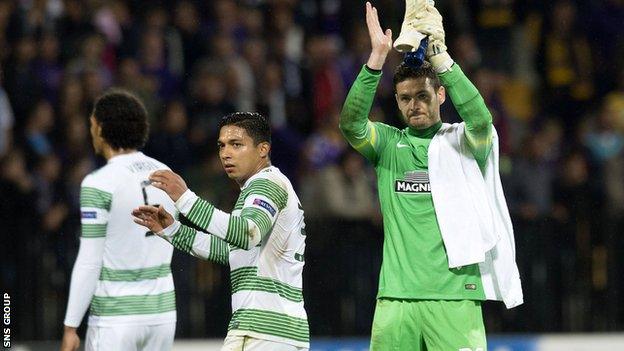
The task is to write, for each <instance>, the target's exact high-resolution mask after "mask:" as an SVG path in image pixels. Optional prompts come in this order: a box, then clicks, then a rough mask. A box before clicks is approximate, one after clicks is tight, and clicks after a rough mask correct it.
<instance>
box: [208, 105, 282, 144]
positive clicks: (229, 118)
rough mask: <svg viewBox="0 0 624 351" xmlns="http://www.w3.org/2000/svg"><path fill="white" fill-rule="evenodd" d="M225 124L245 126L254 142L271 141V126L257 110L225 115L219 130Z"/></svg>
mask: <svg viewBox="0 0 624 351" xmlns="http://www.w3.org/2000/svg"><path fill="white" fill-rule="evenodd" d="M225 126H237V127H240V128H243V129H244V130H245V131H246V132H247V134H249V136H250V137H251V139H253V141H254V144H255V145H258V144H260V143H262V142H267V143H269V144H270V143H271V126H270V125H269V121H268V120H267V118H266V117H264V116H263V115H261V114H259V113H257V112H234V113H230V114H229V115H225V116H223V118H221V121H220V122H219V130H221V128H223V127H225Z"/></svg>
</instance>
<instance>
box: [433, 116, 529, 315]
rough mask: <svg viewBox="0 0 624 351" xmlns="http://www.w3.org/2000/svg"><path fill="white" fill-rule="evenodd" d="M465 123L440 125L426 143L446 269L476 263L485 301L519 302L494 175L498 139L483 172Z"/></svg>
mask: <svg viewBox="0 0 624 351" xmlns="http://www.w3.org/2000/svg"><path fill="white" fill-rule="evenodd" d="M464 130H465V124H464V123H455V124H448V123H444V124H443V125H442V127H441V128H440V130H439V131H438V132H437V134H436V135H435V136H434V137H433V139H432V140H431V144H430V145H429V152H428V156H429V175H430V183H431V195H432V198H433V203H434V207H435V212H436V216H437V219H438V223H439V225H440V231H441V233H442V240H443V241H444V246H445V248H446V252H447V256H448V261H449V268H456V267H462V266H466V265H469V264H474V263H479V269H480V271H481V281H482V283H483V289H484V292H485V296H486V298H487V299H488V300H499V301H500V300H502V301H503V302H504V303H505V305H506V306H507V308H512V307H515V306H518V305H520V304H522V302H523V297H522V288H521V284H520V274H519V273H518V267H517V265H516V260H515V253H516V250H515V241H514V237H513V235H514V234H513V228H512V225H511V218H510V216H509V210H508V209H507V203H506V201H505V195H504V193H503V188H502V185H501V181H500V175H499V172H498V135H497V133H496V130H493V136H492V138H493V140H492V143H493V147H492V152H490V155H489V156H488V159H487V166H486V169H485V174H482V173H481V170H480V169H479V165H478V164H477V161H476V160H475V158H474V156H473V155H472V153H471V152H470V150H469V148H468V145H467V141H466V137H465V135H464Z"/></svg>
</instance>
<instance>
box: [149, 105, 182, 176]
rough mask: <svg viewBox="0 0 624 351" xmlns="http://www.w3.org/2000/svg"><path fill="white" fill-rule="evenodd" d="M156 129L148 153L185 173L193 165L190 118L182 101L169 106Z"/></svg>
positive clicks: (177, 170) (150, 140)
mask: <svg viewBox="0 0 624 351" xmlns="http://www.w3.org/2000/svg"><path fill="white" fill-rule="evenodd" d="M158 125H159V126H160V128H158V129H156V130H155V131H154V133H153V134H152V136H151V137H150V139H149V142H148V144H147V146H146V153H147V154H148V155H150V156H152V157H154V158H156V159H158V160H161V162H163V163H165V164H166V165H168V166H169V167H171V169H173V170H175V171H176V172H182V173H185V172H186V170H187V168H188V167H189V166H190V165H191V164H192V163H193V156H194V155H193V153H192V147H191V143H190V142H189V140H188V135H187V129H188V116H187V114H186V107H185V106H184V104H183V103H182V101H179V100H174V101H171V102H169V103H168V104H167V106H166V107H165V110H164V112H163V113H162V115H161V119H160V121H159V123H158Z"/></svg>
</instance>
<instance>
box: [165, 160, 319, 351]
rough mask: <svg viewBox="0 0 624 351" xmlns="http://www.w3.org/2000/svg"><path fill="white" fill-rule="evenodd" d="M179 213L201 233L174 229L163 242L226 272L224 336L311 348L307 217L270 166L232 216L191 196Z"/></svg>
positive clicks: (252, 183) (243, 193) (180, 204)
mask: <svg viewBox="0 0 624 351" xmlns="http://www.w3.org/2000/svg"><path fill="white" fill-rule="evenodd" d="M176 206H177V208H178V210H179V211H180V212H181V213H182V214H184V215H185V216H186V217H187V218H188V220H189V221H190V222H192V223H193V224H194V225H196V226H197V227H199V228H201V229H202V230H203V231H205V233H202V232H199V231H196V230H194V229H191V228H190V227H187V226H184V225H180V224H179V223H176V224H175V225H173V226H170V227H169V228H167V229H165V231H164V232H167V234H164V235H163V237H164V238H165V239H166V240H168V241H170V242H171V244H172V245H173V246H175V247H176V248H178V249H180V250H182V251H185V252H187V253H189V254H191V255H194V256H197V257H200V258H204V259H209V260H212V261H215V262H218V263H221V264H226V263H229V265H230V270H231V273H230V280H231V287H232V319H231V320H230V324H229V327H228V329H229V332H228V335H247V336H251V337H254V338H258V339H263V340H270V341H275V342H280V343H285V344H289V345H294V346H297V347H305V348H308V347H309V329H308V319H307V315H306V311H305V309H304V305H303V291H302V272H303V266H304V252H305V224H304V214H303V209H302V208H301V205H300V202H299V199H298V197H297V194H295V191H294V190H293V187H292V185H291V184H290V181H289V180H288V178H286V176H284V175H283V174H282V173H281V172H280V171H279V169H277V168H276V167H272V166H270V167H267V168H265V169H263V170H261V171H260V172H259V173H256V174H255V175H254V176H252V177H251V178H249V179H248V180H247V181H246V182H245V184H244V185H243V187H242V188H241V193H240V196H239V197H238V200H237V202H236V205H235V207H234V210H233V211H232V213H226V212H223V211H220V210H219V209H216V208H215V207H214V206H213V205H212V204H210V203H208V202H207V201H205V200H203V199H201V198H198V197H197V196H196V195H195V194H192V192H190V191H188V192H187V193H185V194H184V195H182V197H181V198H180V199H179V200H178V202H177V203H176ZM169 232H171V233H170V234H169ZM206 233H210V234H206Z"/></svg>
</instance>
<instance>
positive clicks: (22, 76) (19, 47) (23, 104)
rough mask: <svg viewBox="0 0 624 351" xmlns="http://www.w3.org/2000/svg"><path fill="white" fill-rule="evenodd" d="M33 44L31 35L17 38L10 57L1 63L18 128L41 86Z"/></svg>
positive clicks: (34, 43) (39, 92)
mask: <svg viewBox="0 0 624 351" xmlns="http://www.w3.org/2000/svg"><path fill="white" fill-rule="evenodd" d="M35 45H36V42H35V40H34V39H33V38H32V37H29V36H26V37H21V38H19V39H17V42H16V43H15V46H14V50H13V52H12V54H11V57H9V59H8V61H7V63H6V64H5V65H3V67H4V68H5V71H4V84H5V85H4V87H5V89H6V92H7V94H8V95H9V99H10V101H11V105H12V106H13V111H14V112H15V117H16V122H17V123H16V124H17V127H18V130H19V128H20V127H21V126H22V124H23V122H22V121H23V120H24V119H25V118H26V115H27V114H28V110H29V109H30V108H31V105H32V103H33V101H36V100H38V99H39V97H40V96H41V86H40V84H39V83H40V82H39V80H38V79H37V73H36V71H35V64H34V63H35V57H36V56H37V47H36V46H35Z"/></svg>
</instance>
